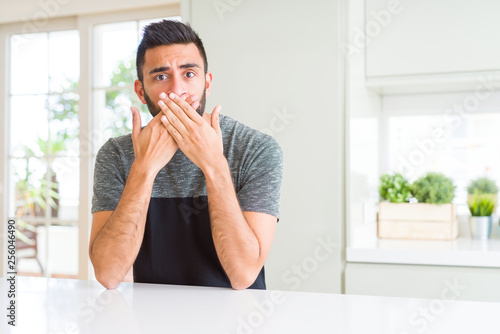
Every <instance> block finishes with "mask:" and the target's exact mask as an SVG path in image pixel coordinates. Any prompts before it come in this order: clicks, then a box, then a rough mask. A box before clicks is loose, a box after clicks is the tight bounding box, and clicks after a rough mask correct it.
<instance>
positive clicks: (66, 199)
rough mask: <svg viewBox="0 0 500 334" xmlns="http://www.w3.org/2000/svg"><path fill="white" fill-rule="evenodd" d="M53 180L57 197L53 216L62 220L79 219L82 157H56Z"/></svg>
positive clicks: (53, 166)
mask: <svg viewBox="0 0 500 334" xmlns="http://www.w3.org/2000/svg"><path fill="white" fill-rule="evenodd" d="M52 171H53V176H52V182H53V184H54V189H55V192H56V193H57V198H56V199H55V202H56V207H54V208H53V209H52V217H55V218H58V219H61V220H78V199H79V195H80V159H79V158H77V157H61V158H56V159H55V160H54V162H53V164H52Z"/></svg>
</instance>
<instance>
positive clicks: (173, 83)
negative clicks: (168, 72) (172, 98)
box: [167, 74, 187, 96]
mask: <svg viewBox="0 0 500 334" xmlns="http://www.w3.org/2000/svg"><path fill="white" fill-rule="evenodd" d="M186 89H187V86H186V85H185V83H184V80H182V78H181V77H180V75H178V74H174V75H173V76H172V77H171V79H170V85H169V87H168V91H167V94H170V93H174V94H175V95H177V96H181V95H182V94H185V93H187V90H186Z"/></svg>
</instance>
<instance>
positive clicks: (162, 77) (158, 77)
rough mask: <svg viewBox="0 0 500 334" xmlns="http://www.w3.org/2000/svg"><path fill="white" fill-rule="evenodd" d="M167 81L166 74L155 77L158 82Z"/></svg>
mask: <svg viewBox="0 0 500 334" xmlns="http://www.w3.org/2000/svg"><path fill="white" fill-rule="evenodd" d="M166 79H167V76H166V75H165V74H158V75H157V76H156V77H155V80H158V81H163V80H166Z"/></svg>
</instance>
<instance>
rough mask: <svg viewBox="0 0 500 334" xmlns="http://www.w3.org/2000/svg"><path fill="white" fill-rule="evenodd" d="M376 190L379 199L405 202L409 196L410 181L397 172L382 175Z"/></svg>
mask: <svg viewBox="0 0 500 334" xmlns="http://www.w3.org/2000/svg"><path fill="white" fill-rule="evenodd" d="M378 190H379V194H380V199H381V200H387V201H389V202H391V203H406V202H408V200H409V199H410V197H411V189H410V183H409V182H408V180H407V179H405V178H404V176H403V175H401V174H399V173H395V174H392V175H390V174H384V175H382V176H381V177H380V186H379V188H378Z"/></svg>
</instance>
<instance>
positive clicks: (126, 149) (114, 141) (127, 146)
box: [97, 134, 134, 156]
mask: <svg viewBox="0 0 500 334" xmlns="http://www.w3.org/2000/svg"><path fill="white" fill-rule="evenodd" d="M130 152H132V153H133V152H134V145H133V143H132V135H131V134H127V135H123V136H120V137H115V138H109V139H108V140H107V141H106V142H105V143H104V144H103V145H102V146H101V148H100V149H99V152H98V153H97V155H98V156H99V155H101V156H102V155H109V154H118V155H128V154H130Z"/></svg>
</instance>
